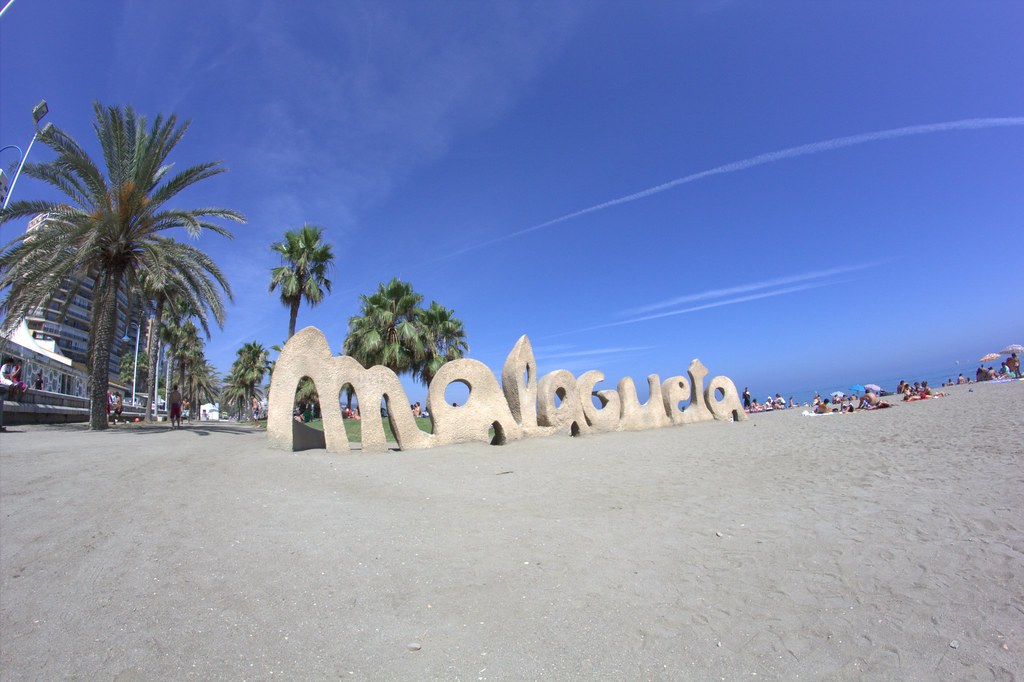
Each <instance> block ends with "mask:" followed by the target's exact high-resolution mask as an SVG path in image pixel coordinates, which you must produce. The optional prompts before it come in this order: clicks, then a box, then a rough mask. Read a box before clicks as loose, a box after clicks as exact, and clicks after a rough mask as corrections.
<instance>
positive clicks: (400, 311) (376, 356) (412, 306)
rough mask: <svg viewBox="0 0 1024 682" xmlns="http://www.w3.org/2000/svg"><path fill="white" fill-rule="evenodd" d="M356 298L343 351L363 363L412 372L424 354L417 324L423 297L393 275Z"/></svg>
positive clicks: (365, 365)
mask: <svg viewBox="0 0 1024 682" xmlns="http://www.w3.org/2000/svg"><path fill="white" fill-rule="evenodd" d="M359 300H360V302H361V310H360V313H361V314H360V315H354V316H352V317H351V318H349V321H348V337H347V338H346V339H345V344H344V348H345V353H346V354H347V355H350V356H352V357H353V358H355V359H356V360H358V361H359V362H360V363H361V364H362V365H363V366H364V367H372V366H373V365H384V366H385V367H388V368H390V369H391V370H393V371H394V372H395V373H396V374H401V373H403V372H415V371H416V369H417V368H418V367H419V366H420V364H421V363H422V362H423V360H424V358H425V357H426V347H425V345H424V339H423V335H422V333H421V330H420V328H419V325H418V321H419V315H420V313H421V312H422V311H421V310H420V308H419V304H420V302H421V301H422V300H423V297H422V296H420V295H419V294H417V293H416V292H415V291H413V288H412V285H411V284H408V283H406V282H403V281H401V280H399V279H398V278H394V279H392V280H391V281H390V282H388V283H387V284H386V285H385V284H381V285H379V286H378V288H377V291H376V292H374V293H373V294H371V295H369V296H366V295H360V296H359Z"/></svg>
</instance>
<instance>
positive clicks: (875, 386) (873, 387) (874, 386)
mask: <svg viewBox="0 0 1024 682" xmlns="http://www.w3.org/2000/svg"><path fill="white" fill-rule="evenodd" d="M864 388H866V389H868V390H869V391H874V392H875V393H878V392H879V391H881V390H882V387H881V386H879V385H878V384H864Z"/></svg>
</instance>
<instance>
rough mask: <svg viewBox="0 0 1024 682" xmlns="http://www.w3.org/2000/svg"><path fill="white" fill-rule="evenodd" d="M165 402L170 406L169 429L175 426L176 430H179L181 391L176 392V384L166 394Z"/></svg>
mask: <svg viewBox="0 0 1024 682" xmlns="http://www.w3.org/2000/svg"><path fill="white" fill-rule="evenodd" d="M167 402H169V403H170V404H171V428H172V429H173V428H174V427H175V424H177V426H178V428H181V391H179V390H178V384H174V386H171V392H170V393H168V394H167Z"/></svg>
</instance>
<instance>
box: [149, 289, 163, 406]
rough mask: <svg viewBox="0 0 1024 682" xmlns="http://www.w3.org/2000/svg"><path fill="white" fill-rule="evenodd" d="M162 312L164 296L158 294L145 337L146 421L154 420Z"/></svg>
mask: <svg viewBox="0 0 1024 682" xmlns="http://www.w3.org/2000/svg"><path fill="white" fill-rule="evenodd" d="M163 314H164V298H163V296H160V297H158V298H157V301H156V313H155V315H154V316H153V318H152V326H151V327H150V334H149V338H148V339H146V346H147V350H146V352H147V353H149V372H147V374H148V377H147V382H146V390H147V391H149V405H147V406H146V421H150V422H152V421H154V420H156V412H154V411H153V405H156V404H157V402H158V400H157V395H156V390H155V389H156V366H157V361H156V359H157V357H159V355H160V350H159V348H158V344H159V343H160V320H161V319H163Z"/></svg>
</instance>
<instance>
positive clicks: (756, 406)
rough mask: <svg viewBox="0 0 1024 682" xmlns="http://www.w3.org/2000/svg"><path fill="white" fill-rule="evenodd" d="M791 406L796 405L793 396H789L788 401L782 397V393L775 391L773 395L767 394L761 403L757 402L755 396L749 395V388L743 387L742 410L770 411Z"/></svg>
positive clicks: (748, 411)
mask: <svg viewBox="0 0 1024 682" xmlns="http://www.w3.org/2000/svg"><path fill="white" fill-rule="evenodd" d="M791 407H797V403H796V399H795V398H794V397H793V396H790V397H789V401H787V400H786V399H785V398H783V397H782V394H780V393H776V394H775V397H774V398H772V397H771V396H769V397H768V398H766V399H765V401H764V402H763V403H759V402H757V398H754V397H751V395H750V389H749V388H744V389H743V411H744V412H747V413H750V412H771V411H772V410H785V409H789V408H791Z"/></svg>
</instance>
